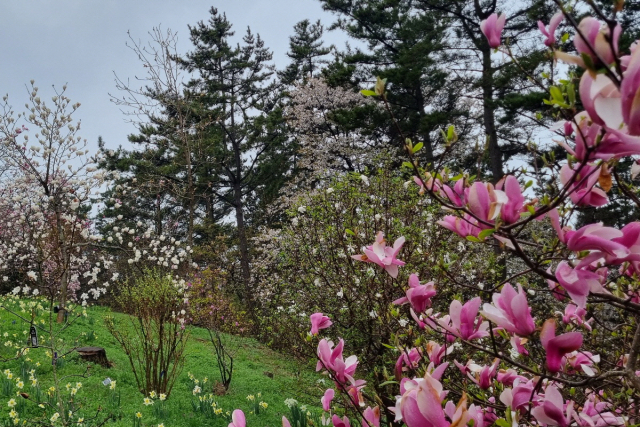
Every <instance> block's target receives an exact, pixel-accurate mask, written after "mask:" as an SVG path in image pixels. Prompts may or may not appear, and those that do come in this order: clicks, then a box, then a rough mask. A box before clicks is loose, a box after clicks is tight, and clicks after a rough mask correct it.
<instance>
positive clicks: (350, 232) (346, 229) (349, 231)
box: [344, 228, 356, 236]
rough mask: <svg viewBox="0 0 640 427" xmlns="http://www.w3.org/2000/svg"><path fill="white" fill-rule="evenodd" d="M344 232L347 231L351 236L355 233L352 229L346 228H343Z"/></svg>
mask: <svg viewBox="0 0 640 427" xmlns="http://www.w3.org/2000/svg"><path fill="white" fill-rule="evenodd" d="M344 232H345V233H347V234H351V235H352V236H355V235H356V233H354V232H353V231H352V230H349V229H348V228H345V229H344Z"/></svg>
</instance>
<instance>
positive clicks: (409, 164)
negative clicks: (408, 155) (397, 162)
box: [402, 162, 413, 169]
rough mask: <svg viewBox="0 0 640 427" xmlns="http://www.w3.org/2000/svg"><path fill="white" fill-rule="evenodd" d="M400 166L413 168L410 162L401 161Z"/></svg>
mask: <svg viewBox="0 0 640 427" xmlns="http://www.w3.org/2000/svg"><path fill="white" fill-rule="evenodd" d="M402 166H406V167H408V168H411V169H413V165H412V164H411V162H402Z"/></svg>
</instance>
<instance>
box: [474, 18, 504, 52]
mask: <svg viewBox="0 0 640 427" xmlns="http://www.w3.org/2000/svg"><path fill="white" fill-rule="evenodd" d="M506 19H507V16H506V15H505V14H504V13H502V14H500V16H498V14H497V13H493V14H491V15H490V16H489V17H488V18H487V19H485V20H484V21H482V22H481V23H480V30H481V31H482V34H484V36H485V37H486V38H487V41H488V42H489V46H491V47H492V48H493V49H495V48H497V47H498V46H500V38H501V37H502V30H503V29H504V24H505V21H506Z"/></svg>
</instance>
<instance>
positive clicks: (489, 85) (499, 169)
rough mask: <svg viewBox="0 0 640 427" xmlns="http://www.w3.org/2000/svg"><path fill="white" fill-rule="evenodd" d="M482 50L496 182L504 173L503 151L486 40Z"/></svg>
mask: <svg viewBox="0 0 640 427" xmlns="http://www.w3.org/2000/svg"><path fill="white" fill-rule="evenodd" d="M481 50H482V106H483V124H484V132H485V135H486V136H487V150H488V151H489V170H490V171H491V175H492V177H491V181H492V182H493V183H494V184H495V183H496V182H498V181H499V180H500V178H502V176H503V175H504V171H503V163H502V152H501V151H500V147H499V146H498V133H497V132H496V118H495V104H494V102H493V69H492V68H491V48H490V47H489V45H488V44H487V43H486V42H484V43H483V46H482V47H481Z"/></svg>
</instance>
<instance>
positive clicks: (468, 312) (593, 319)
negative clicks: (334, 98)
mask: <svg viewBox="0 0 640 427" xmlns="http://www.w3.org/2000/svg"><path fill="white" fill-rule="evenodd" d="M557 4H558V5H559V6H560V8H561V11H560V12H559V14H557V15H556V16H555V17H554V18H553V20H552V22H551V24H550V25H549V26H546V25H545V24H544V23H540V24H539V26H540V28H541V30H542V35H543V36H544V38H545V40H544V42H545V44H546V45H547V46H549V47H551V48H552V49H554V50H555V41H556V38H555V34H554V32H555V29H556V28H557V26H558V25H559V23H560V21H561V20H562V19H567V20H568V22H569V23H570V24H571V25H572V26H574V27H575V28H574V29H575V35H574V38H573V44H574V47H575V49H576V51H577V53H578V55H577V56H575V55H569V54H567V53H565V52H560V51H555V56H556V58H558V59H560V60H563V61H565V62H569V63H571V64H575V65H577V66H579V67H581V68H583V69H584V70H585V71H584V74H582V77H581V78H580V82H579V94H576V93H575V84H574V82H573V81H572V79H571V78H570V79H567V80H562V81H559V82H555V81H552V84H554V86H552V87H551V89H550V98H549V99H548V100H546V102H547V103H548V104H549V105H552V106H554V107H555V110H556V111H557V118H558V119H559V123H558V124H557V125H556V126H554V128H553V129H552V130H553V131H554V139H555V140H557V142H558V143H559V144H560V145H561V146H562V147H563V148H564V149H565V150H566V151H567V153H568V155H567V160H566V161H564V159H562V160H554V159H553V158H552V157H551V158H545V159H544V160H545V162H544V163H545V168H548V170H546V171H545V173H547V174H549V175H550V176H554V177H557V178H558V181H559V182H557V183H554V185H551V186H543V185H542V184H543V183H542V182H539V188H538V190H539V191H540V192H541V193H542V194H541V197H539V198H535V199H534V198H530V197H528V193H527V192H526V191H525V190H526V187H525V188H523V186H522V183H521V182H520V181H519V180H518V178H517V177H516V176H513V175H507V176H505V177H504V178H503V179H501V180H500V181H499V182H494V183H489V182H484V181H482V179H481V177H475V178H474V177H470V176H467V175H458V176H456V177H452V174H451V173H450V171H448V170H446V169H444V168H443V169H440V168H434V167H433V166H428V167H427V168H423V167H422V166H421V165H420V164H419V163H418V162H417V160H416V157H415V155H414V154H415V152H416V151H417V150H418V149H419V148H420V145H421V144H416V145H413V144H412V143H411V142H410V141H408V142H407V145H406V150H407V153H408V155H409V158H410V162H409V163H410V165H411V167H412V168H413V169H414V171H415V172H416V178H415V179H416V182H417V183H418V185H419V186H420V188H421V190H423V191H424V192H425V193H427V194H428V195H429V196H430V198H431V200H433V201H434V203H436V204H437V205H440V206H443V207H445V208H446V209H447V210H448V211H449V213H450V214H449V215H446V216H445V217H444V218H442V219H441V220H440V221H438V223H439V224H440V225H441V226H442V227H444V228H446V229H448V230H449V231H451V232H452V233H454V234H457V235H458V236H460V237H462V238H464V239H466V240H468V241H471V242H474V243H477V244H481V245H485V246H494V247H499V248H500V249H501V250H503V251H504V252H506V253H507V254H509V256H510V257H516V258H519V259H520V260H521V262H520V263H513V264H511V265H509V264H507V271H506V272H505V273H506V274H505V277H506V280H495V281H492V282H490V283H488V286H487V283H484V284H483V286H480V284H479V283H478V282H477V281H475V280H471V281H458V282H457V283H455V286H456V287H458V288H465V289H466V290H467V291H466V292H460V293H458V294H457V295H455V296H454V298H453V299H451V298H447V296H445V295H444V294H443V293H442V292H441V290H440V289H439V288H438V287H437V285H438V282H439V280H438V279H437V278H435V279H434V280H433V282H426V283H425V282H423V281H422V280H421V279H418V278H417V277H416V278H414V279H413V280H412V281H410V283H409V287H408V288H406V290H405V292H404V296H402V295H398V296H399V297H400V298H398V299H397V300H396V301H395V303H396V304H401V305H405V306H407V307H406V309H408V311H409V312H410V313H411V317H412V318H413V325H412V326H411V329H413V328H417V329H418V330H420V333H419V334H418V336H417V337H416V338H415V340H414V342H413V345H412V346H411V347H402V346H399V345H397V343H393V344H395V348H396V352H397V353H396V355H397V356H398V358H397V362H396V365H395V369H394V374H393V376H392V375H388V376H387V378H385V380H386V381H385V382H384V383H383V384H374V385H373V387H372V386H371V385H370V384H368V383H367V381H366V380H365V379H367V380H368V379H369V378H370V374H369V373H367V372H366V369H365V370H363V369H360V370H359V368H360V367H361V365H360V363H359V362H360V360H359V358H358V357H357V356H349V357H347V356H346V355H345V353H344V352H345V349H346V348H347V346H348V345H349V340H347V341H345V340H344V339H342V338H341V339H339V340H338V341H337V342H334V341H331V340H329V339H328V338H322V339H320V340H319V342H318V347H317V358H318V364H317V370H318V371H322V372H323V373H325V374H326V375H328V376H329V378H331V380H332V381H333V382H334V385H333V387H332V388H331V389H328V390H327V392H326V393H325V395H324V396H323V399H322V403H323V409H325V410H327V409H330V408H331V400H332V399H333V396H334V393H336V392H337V393H340V394H342V395H343V396H345V398H346V399H348V401H349V402H350V406H351V409H352V412H351V420H354V419H357V422H358V423H361V424H362V425H363V426H365V427H366V426H369V427H374V426H375V427H379V426H380V425H382V424H392V423H395V424H399V423H404V424H406V425H407V426H408V427H423V426H428V427H430V426H438V427H447V426H463V425H469V426H471V425H473V426H475V427H478V426H489V425H498V426H501V427H502V426H519V425H532V426H563V427H567V426H614V425H637V424H638V422H639V421H640V420H639V419H638V413H637V408H636V404H637V403H636V400H637V397H638V394H639V393H640V370H639V369H638V367H639V366H638V364H639V361H638V359H639V357H640V324H639V323H638V321H637V320H638V315H639V314H640V304H639V302H640V299H639V298H638V295H640V294H639V291H640V281H639V280H638V276H639V274H640V270H639V269H638V261H639V260H640V252H639V249H640V245H639V244H638V242H639V241H640V223H639V222H631V223H628V224H626V225H625V226H623V227H621V228H613V227H606V226H604V225H603V224H601V223H596V224H587V225H585V226H582V227H580V228H578V229H577V230H573V229H572V227H571V225H572V224H573V223H574V222H573V221H574V214H575V212H576V210H577V208H579V207H581V206H605V205H606V204H607V203H608V194H607V192H608V191H609V190H610V189H611V186H612V181H613V179H615V180H616V181H617V183H618V185H619V188H620V191H622V192H623V193H624V195H625V196H626V197H627V198H629V199H631V200H633V201H634V202H635V203H636V204H638V205H640V199H639V198H638V196H637V191H636V189H635V188H634V187H633V186H632V185H631V184H630V183H625V182H622V181H621V178H620V176H619V175H618V174H617V171H616V167H617V163H618V160H620V159H622V158H623V157H628V156H639V155H640V128H639V127H638V124H639V123H640V120H638V117H639V115H640V102H638V100H639V99H640V48H639V47H638V46H639V44H640V41H638V42H636V43H635V44H634V45H633V46H632V47H631V52H630V54H627V52H620V51H619V49H618V38H619V36H620V33H621V31H622V29H621V28H620V26H619V24H617V22H616V21H615V19H610V18H607V19H606V22H601V21H599V20H597V19H595V18H592V17H586V18H583V19H582V20H581V21H580V23H579V24H578V23H577V22H576V21H575V20H574V18H573V17H572V15H571V14H570V13H569V11H568V10H566V9H564V8H563V6H562V3H561V2H557ZM589 4H590V5H591V6H592V7H593V10H594V11H595V13H596V14H597V16H598V17H600V18H602V19H605V15H604V13H603V12H602V11H600V10H598V9H597V8H596V7H595V6H593V3H589ZM622 5H623V3H622V2H617V3H616V6H615V11H616V12H617V11H618V10H620V9H621V8H622ZM614 17H615V15H614ZM505 25H509V17H508V16H507V15H500V16H498V15H497V14H493V15H491V16H489V17H488V18H487V19H486V20H485V21H484V22H483V23H482V25H481V30H482V32H483V33H484V35H485V36H486V38H487V40H482V41H480V42H481V43H488V44H489V46H491V47H494V48H497V47H498V46H500V44H501V33H502V29H503V27H504V26H505ZM509 52H510V51H509V50H506V51H504V54H505V57H508V56H509ZM532 79H533V80H534V81H536V82H538V83H539V82H540V81H539V80H536V76H532ZM375 89H376V90H375V91H367V93H366V94H367V95H377V96H379V97H380V98H381V99H382V101H383V102H385V103H386V97H385V93H384V82H383V81H379V82H378V84H377V85H376V88H375ZM578 96H579V97H580V101H581V103H582V106H583V107H584V109H585V111H579V110H578V105H579V104H578V103H577V101H576V100H577V98H578ZM447 143H448V144H453V143H455V138H453V137H451V136H450V135H447ZM638 172H640V167H638V166H637V165H636V166H634V170H632V174H633V176H634V177H635V175H637V173H638ZM525 173H526V172H525ZM536 173H539V171H538V170H536ZM534 221H536V222H538V224H542V226H543V227H547V228H549V229H550V230H553V232H552V236H551V237H549V233H547V234H546V235H539V234H537V233H535V232H532V230H531V229H532V225H533V224H534ZM539 221H544V222H542V223H540V222H539ZM309 237H310V238H311V239H313V237H314V236H313V235H310V236H309ZM394 237H396V236H394ZM405 237H406V236H405ZM404 240H405V241H406V242H411V239H410V238H405V239H404ZM402 243H403V239H402V237H400V238H398V240H396V241H395V243H393V244H392V243H391V242H387V241H385V239H384V238H383V236H382V235H379V236H378V237H377V238H376V239H375V240H373V243H371V244H369V245H368V246H366V248H365V249H364V251H363V252H364V253H363V254H361V255H355V256H354V257H353V258H354V259H356V260H359V261H363V262H367V264H364V265H372V266H374V267H375V268H377V269H378V271H379V272H380V273H383V272H386V273H383V274H389V276H390V277H395V276H396V275H397V274H399V273H398V272H397V269H398V270H400V271H402V270H409V271H412V270H413V269H415V268H416V267H414V266H413V265H412V264H411V262H408V261H407V259H408V258H407V257H405V256H404V255H405V254H406V255H409V254H408V253H405V252H404V251H402V250H401V246H402ZM407 244H408V243H407ZM321 255H322V256H324V257H330V256H331V254H327V253H323V254H321ZM445 298H446V299H448V300H449V302H450V304H449V307H448V309H447V310H445V311H437V310H435V309H434V308H433V307H432V305H434V304H436V303H437V301H438V300H441V299H445ZM359 302H360V303H362V304H365V303H366V302H365V301H359ZM310 320H311V331H312V332H313V333H318V334H319V333H322V334H325V333H333V331H336V335H337V336H341V335H342V336H344V335H343V334H342V333H341V331H340V330H339V326H338V324H339V321H338V320H337V319H336V318H334V317H333V316H331V315H330V316H324V314H323V313H314V314H312V315H311V316H310ZM409 330H410V329H409ZM320 331H322V332H320ZM358 347H359V344H358V343H355V348H356V349H357V348H358ZM363 371H364V373H363ZM375 381H376V382H377V381H378V379H377V378H376V379H375ZM384 387H388V388H387V389H386V391H387V393H386V394H385V393H380V390H381V389H382V390H385V389H384ZM371 390H373V392H372V391H371ZM394 394H395V399H394V398H393V395H394ZM233 418H234V421H233V422H232V424H233V426H235V427H238V426H244V417H243V416H242V414H241V412H240V411H235V412H234V417H233ZM351 420H349V418H348V417H346V416H345V417H343V418H340V417H339V416H338V415H333V417H332V418H331V422H332V424H333V426H334V427H342V426H350V425H351V423H352V422H353V421H351ZM283 426H284V427H289V426H290V423H289V421H288V420H287V419H286V418H285V419H283Z"/></svg>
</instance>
